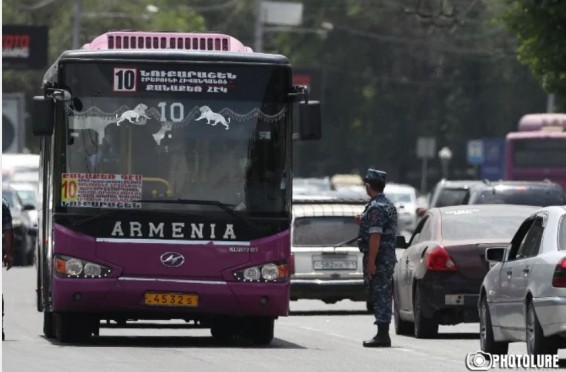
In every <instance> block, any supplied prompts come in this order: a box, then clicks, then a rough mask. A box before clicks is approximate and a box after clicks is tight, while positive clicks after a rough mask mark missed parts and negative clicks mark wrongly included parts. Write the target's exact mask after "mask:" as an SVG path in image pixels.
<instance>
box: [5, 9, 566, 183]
mask: <svg viewBox="0 0 566 372" xmlns="http://www.w3.org/2000/svg"><path fill="white" fill-rule="evenodd" d="M22 1H23V0H4V2H3V4H2V7H3V11H4V19H5V20H7V19H9V20H10V21H11V22H12V23H24V24H37V25H40V24H43V25H48V26H49V28H50V29H49V32H50V46H49V48H50V52H49V55H50V62H53V61H54V60H55V59H56V58H57V56H58V55H59V54H60V53H61V52H62V51H63V50H65V49H69V48H70V47H71V41H72V39H71V35H70V30H71V29H72V9H73V3H74V1H73V0H57V1H53V2H51V3H50V4H49V5H48V6H45V7H43V8H41V9H36V10H30V11H22V6H24V5H23V4H30V3H31V1H32V0H27V1H26V2H25V3H22ZM508 1H510V0H508ZM521 2H522V1H521ZM527 2H528V1H527V0H525V1H524V3H527ZM39 3H41V2H39ZM303 3H304V14H303V24H302V25H301V26H299V27H295V28H291V29H290V30H288V31H281V30H278V31H274V30H273V29H272V28H271V25H266V27H265V32H264V35H263V45H264V50H265V51H266V52H273V53H282V54H284V55H286V56H287V57H288V58H289V59H290V60H291V63H292V65H293V66H294V67H310V68H316V69H319V70H320V71H321V76H322V110H323V122H324V124H323V125H324V128H323V139H322V140H321V141H314V142H310V143H298V142H297V143H296V147H295V154H296V155H297V157H296V164H295V175H297V176H324V175H332V174H334V173H344V172H351V171H353V170H354V171H358V172H359V173H364V172H365V169H366V168H367V167H369V166H371V167H376V168H381V169H384V170H386V171H388V172H389V174H390V179H392V180H395V181H397V182H406V183H410V184H413V185H414V186H418V185H419V184H420V169H421V163H420V159H417V157H416V142H417V138H418V137H420V136H427V137H429V136H432V137H435V138H436V142H437V149H440V148H442V147H444V146H448V147H450V149H451V150H452V152H453V154H454V158H453V160H452V163H451V167H450V168H451V169H450V172H451V173H450V176H451V177H453V178H462V177H469V175H470V174H469V173H468V172H469V170H470V167H469V166H468V165H467V163H466V143H467V141H468V140H471V139H477V138H481V137H502V136H504V135H505V134H506V133H507V132H509V131H512V130H515V129H516V126H517V122H518V120H519V118H520V117H521V116H522V115H524V114H526V113H530V112H537V111H538V112H540V111H544V110H545V107H546V106H545V102H546V94H545V93H544V91H543V90H542V89H541V88H540V86H539V84H538V83H537V81H536V80H535V79H534V78H532V77H531V75H530V73H529V71H528V68H527V67H525V66H522V65H521V64H520V63H519V62H518V61H517V59H516V52H515V50H516V48H517V42H516V39H515V38H514V36H513V35H512V34H511V33H510V32H507V31H506V30H505V29H504V28H503V27H502V25H501V24H500V23H497V22H494V21H493V20H494V19H500V18H501V16H502V13H503V12H504V11H506V10H507V6H506V4H505V3H504V2H501V1H491V2H487V0H476V1H471V0H450V1H436V0H364V1H361V0H332V1H330V0H308V1H303ZM516 3H517V4H518V0H517V2H516ZM542 3H544V4H547V5H548V4H550V5H548V6H551V5H552V8H553V9H554V5H553V3H554V2H552V1H550V0H548V1H546V2H541V4H542ZM556 3H558V1H556ZM562 3H564V2H562ZM517 4H515V5H514V6H517ZM148 5H154V6H155V7H157V8H158V11H157V12H150V11H148V7H147V6H148ZM545 6H546V5H545ZM82 8H83V16H82V17H81V34H80V43H81V45H82V44H83V43H85V42H88V41H90V40H91V39H92V38H93V37H95V36H96V35H98V34H100V33H102V32H105V31H108V30H111V29H141V30H166V31H173V30H176V31H199V30H211V31H218V32H223V33H227V34H230V35H233V36H235V37H236V38H238V39H240V40H241V41H242V42H244V43H245V44H247V45H249V46H252V47H253V46H254V35H255V34H254V19H255V9H256V1H255V0H246V1H242V0H187V1H184V2H179V1H176V0H155V1H151V0H132V1H122V2H120V1H115V0H113V1H110V0H98V1H86V0H83V2H82ZM149 9H154V8H151V7H150V8H149ZM514 9H515V8H512V9H511V10H514ZM154 10H155V9H154ZM547 10H548V9H547ZM562 14H563V13H562ZM507 17H509V16H507ZM553 17H556V19H559V18H558V15H557V14H555V15H554V16H553ZM551 19H554V18H551ZM561 19H563V18H561ZM518 23H519V24H521V23H525V22H520V21H519V22H518ZM562 24H563V25H564V24H566V22H563V21H562ZM539 26H540V25H539ZM529 27H531V26H529ZM533 27H534V26H533ZM537 27H538V26H537ZM540 27H542V26H540ZM534 30H538V28H535V29H534ZM543 35H546V36H547V37H551V36H550V35H551V32H550V31H549V30H547V31H545V32H544V33H543ZM541 37H542V36H541ZM552 37H555V36H552ZM556 37H558V36H556ZM519 40H521V39H520V38H519ZM551 40H553V41H547V45H551V46H552V45H553V44H554V45H556V46H555V47H554V50H555V52H551V51H550V49H548V50H547V49H545V48H543V49H536V50H534V51H533V52H532V53H533V55H538V56H541V57H544V61H542V59H540V58H539V62H538V63H539V64H540V65H541V66H545V67H544V69H543V70H540V71H543V72H544V75H539V73H537V77H539V76H544V78H545V79H546V80H545V82H546V83H545V84H547V86H548V87H551V86H552V87H553V86H555V85H556V82H559V81H561V80H560V79H564V77H563V75H557V76H558V77H556V76H555V75H551V74H549V71H550V69H549V67H546V66H547V64H548V65H552V66H554V65H556V64H560V63H564V61H566V58H564V53H565V52H566V47H564V42H565V40H566V37H562V38H561V39H560V40H558V39H551ZM529 48H533V47H532V46H529ZM537 48H538V46H537ZM549 48H552V47H549ZM557 48H558V49H559V50H558V51H557V50H556V49H557ZM541 50H545V51H546V53H542V52H541ZM521 53H523V52H521ZM553 53H555V54H553ZM560 56H562V57H560ZM521 58H527V57H521ZM529 58H530V57H529ZM542 62H544V64H543V63H542ZM541 68H542V67H541ZM537 71H538V70H537ZM562 71H564V69H563V70H562ZM42 74H43V72H23V71H5V73H4V75H3V83H4V84H3V86H4V88H3V89H4V92H19V91H25V92H27V94H28V95H29V96H30V97H31V96H32V95H33V94H37V93H38V91H39V87H40V85H41V76H42ZM551 78H552V79H551ZM429 166H430V172H429V175H430V179H429V182H428V184H429V185H431V184H432V183H433V182H434V181H436V180H437V179H438V178H439V177H440V171H439V169H440V164H439V161H438V159H431V160H430V161H429Z"/></svg>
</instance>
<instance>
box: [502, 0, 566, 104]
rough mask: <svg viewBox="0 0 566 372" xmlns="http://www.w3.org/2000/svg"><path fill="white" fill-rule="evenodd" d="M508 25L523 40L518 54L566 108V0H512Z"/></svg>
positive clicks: (505, 18)
mask: <svg viewBox="0 0 566 372" xmlns="http://www.w3.org/2000/svg"><path fill="white" fill-rule="evenodd" d="M508 3H509V8H508V9H507V10H506V11H505V12H504V14H503V21H504V23H505V25H506V26H507V27H508V28H509V29H510V30H511V31H512V32H514V33H515V35H516V36H517V39H518V40H519V42H520V45H519V47H518V50H517V52H518V58H519V61H520V62H521V63H524V64H526V65H528V66H529V67H530V68H531V70H532V72H533V74H534V75H535V77H536V78H537V79H538V81H539V82H540V83H541V84H542V86H543V88H544V89H545V90H546V91H547V92H549V93H555V94H556V95H557V103H558V106H559V108H560V109H562V110H566V1H563V0H508Z"/></svg>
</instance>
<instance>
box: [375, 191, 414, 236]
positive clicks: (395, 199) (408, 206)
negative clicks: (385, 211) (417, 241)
mask: <svg viewBox="0 0 566 372" xmlns="http://www.w3.org/2000/svg"><path fill="white" fill-rule="evenodd" d="M383 192H384V194H385V196H386V197H387V198H388V199H389V200H391V202H392V203H393V204H395V207H396V208H397V225H398V230H399V233H402V232H409V233H412V232H413V231H414V230H415V228H416V227H417V221H418V217H417V190H416V189H415V188H414V187H413V186H411V185H405V184H399V183H388V184H386V185H385V190H384V191H383ZM409 236H410V235H409Z"/></svg>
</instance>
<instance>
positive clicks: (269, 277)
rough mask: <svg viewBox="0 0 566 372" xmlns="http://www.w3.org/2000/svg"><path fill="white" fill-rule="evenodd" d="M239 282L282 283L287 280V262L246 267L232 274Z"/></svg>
mask: <svg viewBox="0 0 566 372" xmlns="http://www.w3.org/2000/svg"><path fill="white" fill-rule="evenodd" d="M234 278H236V280H238V281H239V282H258V283H265V282H283V281H285V280H288V279H289V266H288V265H287V262H270V263H267V264H264V265H257V266H251V267H247V268H245V269H243V270H238V271H235V272H234Z"/></svg>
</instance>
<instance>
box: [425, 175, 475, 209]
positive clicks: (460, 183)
mask: <svg viewBox="0 0 566 372" xmlns="http://www.w3.org/2000/svg"><path fill="white" fill-rule="evenodd" d="M482 183H483V182H482V181H478V180H446V179H442V180H440V181H439V182H438V183H437V184H436V186H435V187H434V189H433V191H432V194H431V197H430V203H429V208H440V207H448V206H450V205H460V204H466V200H467V197H468V191H469V190H470V188H471V187H473V186H475V185H479V184H482Z"/></svg>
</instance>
